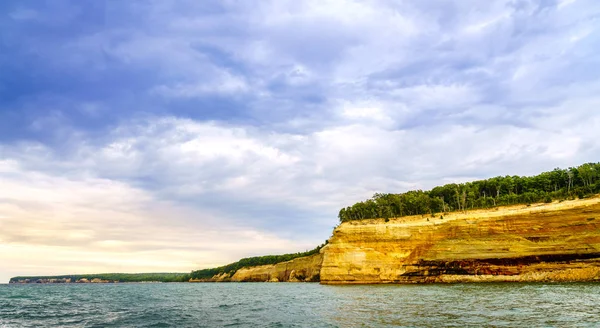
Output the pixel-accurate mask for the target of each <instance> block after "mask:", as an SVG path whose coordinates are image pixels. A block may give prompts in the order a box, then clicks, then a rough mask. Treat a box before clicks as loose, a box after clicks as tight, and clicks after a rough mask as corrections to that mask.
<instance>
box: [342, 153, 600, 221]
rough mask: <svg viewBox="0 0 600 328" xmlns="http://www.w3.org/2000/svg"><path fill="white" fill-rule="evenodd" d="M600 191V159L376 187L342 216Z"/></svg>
mask: <svg viewBox="0 0 600 328" xmlns="http://www.w3.org/2000/svg"><path fill="white" fill-rule="evenodd" d="M598 193H600V163H586V164H583V165H580V166H577V167H570V168H568V169H560V168H556V169H554V170H552V171H550V172H543V173H541V174H538V175H535V176H527V177H526V176H508V175H507V176H504V177H502V176H498V177H495V178H491V179H486V180H478V181H472V182H466V183H458V184H457V183H451V184H446V185H444V186H438V187H435V188H433V189H431V190H428V191H422V190H413V191H408V192H405V193H400V194H385V193H376V194H375V195H374V196H373V197H372V198H371V199H368V200H366V201H362V202H358V203H356V204H354V205H352V206H348V207H346V208H342V209H341V210H340V212H339V215H338V218H339V220H340V222H347V221H352V220H363V219H374V218H383V219H385V220H386V221H388V220H389V219H390V218H398V217H403V216H409V215H431V216H437V214H440V215H441V216H442V217H443V214H444V213H449V212H456V211H467V210H471V209H485V208H493V207H497V206H504V205H516V204H532V203H540V202H545V203H550V202H553V201H562V200H567V199H576V198H579V199H582V198H585V197H588V196H590V195H594V194H598Z"/></svg>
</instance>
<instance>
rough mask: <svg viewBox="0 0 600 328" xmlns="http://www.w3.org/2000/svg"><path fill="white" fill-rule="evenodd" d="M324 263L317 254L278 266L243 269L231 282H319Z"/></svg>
mask: <svg viewBox="0 0 600 328" xmlns="http://www.w3.org/2000/svg"><path fill="white" fill-rule="evenodd" d="M322 262H323V255H322V254H315V255H311V256H306V257H300V258H297V259H294V260H291V261H287V262H282V263H277V264H270V265H261V266H256V267H249V268H242V269H239V270H238V271H237V272H236V273H235V274H234V275H233V277H231V281H271V282H284V281H286V282H299V281H319V272H320V270H321V263H322Z"/></svg>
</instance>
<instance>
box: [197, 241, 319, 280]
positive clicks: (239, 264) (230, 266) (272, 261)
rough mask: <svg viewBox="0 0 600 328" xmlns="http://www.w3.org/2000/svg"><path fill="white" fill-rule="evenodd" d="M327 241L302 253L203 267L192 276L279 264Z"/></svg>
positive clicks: (199, 277)
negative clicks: (216, 266) (215, 266)
mask: <svg viewBox="0 0 600 328" xmlns="http://www.w3.org/2000/svg"><path fill="white" fill-rule="evenodd" d="M326 244H327V242H325V243H323V244H321V245H319V246H317V247H316V248H314V249H312V250H310V251H306V252H301V253H291V254H283V255H265V256H256V257H248V258H243V259H241V260H239V261H237V262H234V263H230V264H227V265H224V266H221V267H218V268H212V269H203V270H196V271H192V272H191V274H190V277H191V278H192V279H210V278H212V277H213V276H215V275H221V274H223V273H228V274H229V275H230V276H233V275H234V274H235V273H236V272H237V270H239V269H241V268H244V267H252V266H258V265H267V264H277V263H281V262H287V261H291V260H293V259H296V258H299V257H304V256H310V255H314V254H317V253H319V251H320V250H321V248H323V247H324V246H325V245H326Z"/></svg>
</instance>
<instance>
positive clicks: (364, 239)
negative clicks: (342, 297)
mask: <svg viewBox="0 0 600 328" xmlns="http://www.w3.org/2000/svg"><path fill="white" fill-rule="evenodd" d="M321 253H322V255H323V263H322V268H321V272H320V279H321V283H324V284H353V283H429V282H478V281H481V282H484V281H595V280H600V198H598V197H596V198H592V199H585V200H577V201H564V202H561V203H553V204H535V205H531V206H524V205H519V206H513V207H507V208H500V209H496V210H489V211H469V212H468V213H466V214H465V213H461V214H455V213H452V214H448V215H444V216H443V218H442V217H440V214H437V215H436V216H435V217H431V216H418V217H405V218H398V219H392V220H390V221H389V222H384V221H383V220H363V221H354V222H347V223H343V224H341V225H340V226H339V227H337V228H336V229H335V230H334V234H333V237H332V238H331V239H330V240H329V244H328V245H327V246H326V247H325V248H324V249H323V250H322V251H321Z"/></svg>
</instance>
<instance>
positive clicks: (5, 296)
mask: <svg viewBox="0 0 600 328" xmlns="http://www.w3.org/2000/svg"><path fill="white" fill-rule="evenodd" d="M599 304H600V284H593V283H590V284H587V283H573V284H455V285H370V286H322V285H319V284H314V283H313V284H308V283H297V284H294V283H220V284H219V283H206V284H186V283H169V284H55V285H52V284H49V285H36V284H32V285H0V327H2V328H4V327H50V326H52V327H57V326H62V327H236V326H237V327H389V326H397V327H441V326H444V327H465V326H467V327H469V326H472V327H482V326H484V327H485V326H493V327H515V326H520V327H539V326H543V327H574V326H577V327H599V326H600V305H599Z"/></svg>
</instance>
